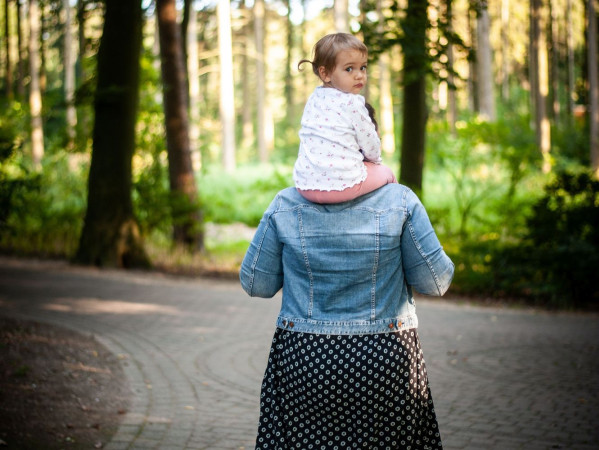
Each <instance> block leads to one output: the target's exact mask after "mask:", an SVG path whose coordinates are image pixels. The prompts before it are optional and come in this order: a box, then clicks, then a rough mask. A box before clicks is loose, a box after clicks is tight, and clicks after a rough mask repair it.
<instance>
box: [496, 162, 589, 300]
mask: <svg viewBox="0 0 599 450" xmlns="http://www.w3.org/2000/svg"><path fill="white" fill-rule="evenodd" d="M526 223H527V232H526V235H525V236H524V239H523V240H522V242H521V243H519V244H517V245H511V246H507V247H504V248H502V249H500V250H498V251H497V252H496V254H495V255H494V257H493V258H492V262H491V265H492V269H493V270H494V272H495V283H496V287H497V288H498V289H500V290H502V291H506V292H510V293H516V294H524V295H528V296H532V297H534V298H536V299H538V300H542V301H544V302H546V303H548V304H549V305H551V306H557V307H574V308H577V307H583V306H587V305H588V304H590V303H591V302H593V301H596V300H598V299H599V287H598V285H597V283H596V280H595V278H596V275H597V267H599V181H597V180H595V179H594V178H593V177H592V175H591V174H589V173H585V172H583V173H570V172H561V173H558V174H557V175H556V177H555V180H554V181H552V182H550V183H549V184H548V185H547V186H546V187H545V194H544V196H543V197H542V198H541V199H540V200H538V201H537V202H536V203H535V204H534V206H533V208H532V214H531V215H530V217H529V218H528V220H527V222H526Z"/></svg>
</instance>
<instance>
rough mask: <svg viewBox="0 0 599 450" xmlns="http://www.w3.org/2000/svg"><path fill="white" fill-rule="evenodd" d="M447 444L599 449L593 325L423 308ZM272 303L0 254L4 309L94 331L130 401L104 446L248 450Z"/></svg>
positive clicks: (435, 303) (211, 284) (456, 305)
mask: <svg viewBox="0 0 599 450" xmlns="http://www.w3.org/2000/svg"><path fill="white" fill-rule="evenodd" d="M417 303H418V315H419V319H420V329H419V333H420V338H421V342H422V347H423V350H424V355H425V359H426V361H427V367H428V372H429V379H430V383H431V389H432V392H433V397H434V400H435V406H436V410H437V415H438V420H439V425H440V428H441V433H442V437H443V441H444V446H445V449H447V450H452V449H498V450H504V449H507V450H509V449H533V450H535V449H568V450H571V449H572V450H575V449H581V450H585V449H589V450H590V449H598V448H599V316H597V315H594V314H586V315H583V314H574V313H572V314H570V313H559V314H556V313H546V312H539V311H529V310H514V309H502V308H487V307H476V306H470V305H468V304H465V303H463V302H460V301H459V300H456V299H453V300H452V299H451V298H447V299H443V300H429V299H421V298H418V299H417ZM279 304H280V296H276V297H275V298H273V299H250V298H249V297H247V296H246V295H245V293H244V292H243V291H242V289H241V288H240V286H239V284H238V283H236V282H234V281H215V280H205V279H193V280H192V279H177V278H173V277H169V276H165V275H160V274H154V273H151V274H148V273H142V272H138V273H137V272H119V271H106V270H104V271H101V270H95V269H87V268H77V267H70V266H68V265H66V264H64V263H47V262H35V261H23V260H16V259H9V258H0V314H3V315H7V316H13V317H20V318H30V319H35V320H41V321H45V322H48V323H52V324H56V325H61V326H64V327H68V328H70V329H74V330H77V331H79V332H81V333H85V334H93V335H94V336H96V337H97V338H98V339H99V340H100V341H101V342H102V343H103V344H104V345H105V346H106V347H108V348H109V349H110V350H111V351H112V352H114V353H115V354H117V355H118V356H119V358H120V359H121V361H122V364H123V367H124V369H125V372H126V375H127V377H128V380H129V383H130V386H131V390H132V392H133V396H132V404H131V407H130V408H129V411H128V413H127V414H126V415H125V417H124V419H123V422H122V424H121V426H120V428H119V430H118V432H117V433H116V435H115V436H114V438H113V440H112V441H111V442H110V443H109V444H108V445H107V447H106V448H108V449H111V450H120V449H161V450H168V449H210V450H213V449H214V450H219V449H230V450H235V449H237V450H239V449H250V448H253V441H254V436H255V432H256V425H257V419H258V403H259V393H260V384H261V380H262V374H263V371H264V368H265V366H266V358H267V354H268V350H269V346H270V341H271V337H272V333H273V331H274V322H275V318H276V315H277V312H278V308H279Z"/></svg>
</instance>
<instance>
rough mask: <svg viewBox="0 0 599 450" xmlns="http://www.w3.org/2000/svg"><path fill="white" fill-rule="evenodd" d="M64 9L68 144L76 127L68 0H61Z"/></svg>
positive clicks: (73, 135) (69, 6)
mask: <svg viewBox="0 0 599 450" xmlns="http://www.w3.org/2000/svg"><path fill="white" fill-rule="evenodd" d="M63 9H64V22H65V23H64V51H63V65H64V95H65V103H66V105H67V109H66V125H67V136H68V139H69V143H68V145H69V146H72V145H73V144H74V141H75V130H76V128H77V110H76V109H75V65H74V64H73V39H72V34H71V27H72V25H71V4H70V0H63Z"/></svg>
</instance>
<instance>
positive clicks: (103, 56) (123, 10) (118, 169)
mask: <svg viewBox="0 0 599 450" xmlns="http://www.w3.org/2000/svg"><path fill="white" fill-rule="evenodd" d="M105 7H106V9H105V13H104V30H103V34H102V39H101V42H100V49H99V51H98V56H97V86H96V94H95V100H94V109H95V124H94V130H93V150H92V159H91V165H90V172H89V181H88V197H87V211H86V214H85V221H84V226H83V231H82V233H81V238H80V241H79V248H78V250H77V254H76V256H75V261H76V262H79V263H82V264H92V265H97V266H107V267H146V266H148V265H149V261H148V258H147V256H146V254H145V251H144V248H143V244H142V239H141V236H140V233H139V228H138V225H137V223H136V220H135V218H134V214H133V204H132V199H131V187H132V174H131V163H132V157H133V151H134V148H135V122H136V118H137V108H138V97H139V94H138V90H139V58H140V50H141V30H142V12H141V0H136V1H126V2H124V1H122V0H105Z"/></svg>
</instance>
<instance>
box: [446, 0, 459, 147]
mask: <svg viewBox="0 0 599 450" xmlns="http://www.w3.org/2000/svg"><path fill="white" fill-rule="evenodd" d="M446 1H447V6H446V7H447V10H446V14H447V27H448V31H449V32H450V33H453V1H452V0H446ZM454 70H455V56H454V54H453V43H452V42H449V43H448V44H447V85H448V86H447V88H448V92H447V97H448V98H447V103H448V105H447V121H448V122H449V130H450V132H451V134H452V135H454V136H455V135H456V133H457V131H456V121H457V120H458V112H457V109H458V107H457V99H456V85H455V76H454V74H453V72H454Z"/></svg>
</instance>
